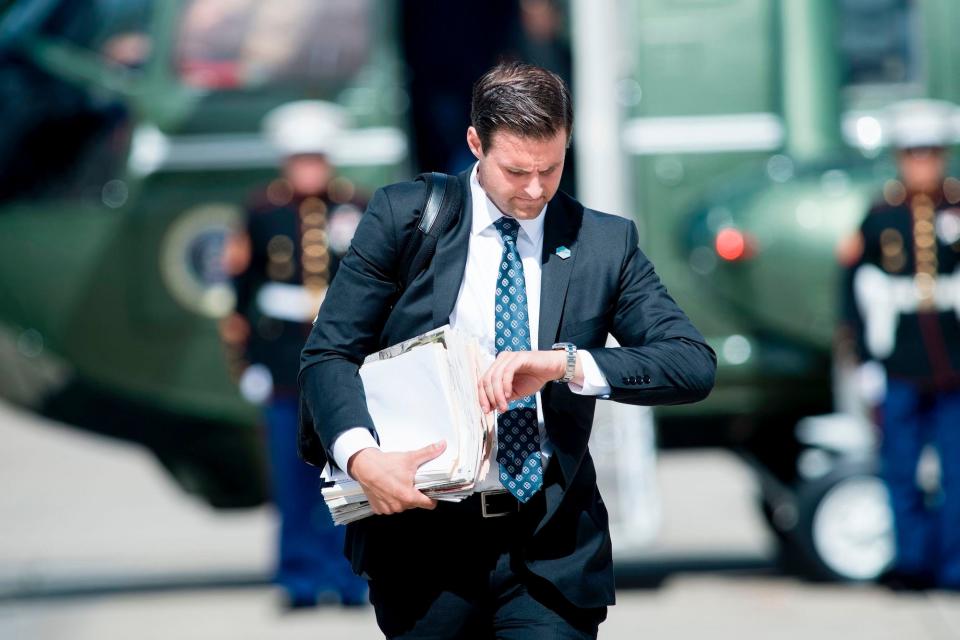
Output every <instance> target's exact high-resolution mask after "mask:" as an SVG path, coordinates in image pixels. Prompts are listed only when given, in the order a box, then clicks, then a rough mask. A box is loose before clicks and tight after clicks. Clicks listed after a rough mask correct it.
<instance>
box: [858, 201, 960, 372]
mask: <svg viewBox="0 0 960 640" xmlns="http://www.w3.org/2000/svg"><path fill="white" fill-rule="evenodd" d="M910 202H911V199H909V198H908V199H907V200H906V201H905V202H904V203H903V204H899V205H891V204H888V203H886V202H880V203H878V204H876V205H874V206H873V207H872V208H871V209H870V211H869V213H868V214H867V215H866V217H865V218H864V220H863V223H862V224H861V227H860V231H861V234H862V239H863V251H862V254H861V255H860V257H859V259H858V260H857V261H856V262H855V263H854V264H853V265H852V266H851V267H850V269H849V270H848V272H847V274H846V278H845V285H844V288H845V305H844V310H845V315H846V322H847V325H848V327H849V328H850V329H851V330H852V332H853V338H854V343H855V348H856V351H857V355H858V356H859V358H860V359H861V360H864V361H865V360H876V361H878V362H881V363H882V364H883V365H884V367H885V368H886V371H887V375H889V376H891V377H894V378H898V379H902V380H906V381H909V382H912V383H915V384H918V385H921V386H923V387H926V388H930V389H935V388H957V387H960V322H958V314H960V271H958V267H960V209H957V208H954V207H952V206H951V205H950V204H949V203H948V202H946V201H945V200H944V199H942V198H941V199H940V200H939V201H937V202H933V203H932V205H933V206H932V210H933V211H932V216H930V215H929V211H928V215H927V218H928V220H927V224H922V223H920V222H921V221H920V217H921V216H920V215H919V214H918V212H917V211H916V210H915V209H914V208H913V207H911V204H910ZM924 247H928V248H929V250H930V251H931V252H932V253H929V254H928V260H929V259H930V257H934V258H935V263H932V264H930V263H928V269H930V268H933V269H935V272H936V282H937V284H936V285H935V288H936V290H937V291H936V293H935V298H936V301H935V302H934V303H933V304H931V305H928V308H926V309H924V308H922V307H921V305H919V304H918V302H917V301H918V289H917V287H916V278H917V274H918V273H919V272H921V271H923V270H924V269H923V264H922V257H921V260H920V263H919V264H918V251H922V249H923V248H924Z"/></svg>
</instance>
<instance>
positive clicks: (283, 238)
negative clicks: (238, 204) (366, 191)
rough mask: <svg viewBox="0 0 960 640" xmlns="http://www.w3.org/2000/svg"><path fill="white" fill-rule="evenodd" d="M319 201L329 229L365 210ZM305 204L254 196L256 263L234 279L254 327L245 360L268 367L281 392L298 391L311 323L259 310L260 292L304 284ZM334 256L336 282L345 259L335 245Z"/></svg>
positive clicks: (250, 217) (251, 220)
mask: <svg viewBox="0 0 960 640" xmlns="http://www.w3.org/2000/svg"><path fill="white" fill-rule="evenodd" d="M317 199H318V200H319V201H321V202H322V203H323V208H324V210H325V211H326V215H325V219H326V221H327V222H326V223H325V224H324V225H323V227H324V228H326V227H329V226H330V225H333V224H336V220H337V218H338V217H339V216H342V215H352V214H353V212H359V211H360V210H361V208H362V205H361V204H358V203H355V202H348V203H345V204H338V203H335V202H333V201H332V200H331V199H330V198H329V196H327V195H326V194H320V195H319V196H317ZM303 203H304V198H302V197H294V198H292V199H291V200H290V201H289V202H287V203H286V204H274V203H271V202H270V201H269V200H268V198H267V196H266V192H265V191H264V192H261V193H257V194H256V195H255V196H254V197H252V198H251V200H250V202H249V204H248V209H247V218H246V227H245V231H246V234H247V237H248V238H249V241H250V263H249V265H248V267H247V268H246V269H245V270H244V271H243V272H241V273H239V274H237V275H236V276H235V277H234V279H233V286H234V291H235V293H236V296H237V302H236V309H237V312H238V313H240V314H242V315H243V316H244V317H245V318H246V319H247V321H248V322H249V323H250V337H249V339H248V340H247V342H246V344H245V345H244V346H245V351H244V353H243V354H242V355H243V357H244V360H246V362H247V363H250V364H262V365H265V366H266V367H267V368H268V369H269V370H270V374H271V376H272V378H273V384H274V387H275V389H277V390H278V391H280V392H284V391H287V392H294V393H295V392H296V389H297V371H298V363H299V360H300V351H301V349H302V348H303V343H304V341H305V340H306V338H307V336H308V335H309V333H310V327H311V323H310V322H291V321H289V320H282V319H277V318H273V317H270V315H269V314H267V313H265V312H263V310H262V309H260V308H259V307H258V304H257V294H258V293H259V291H260V290H261V288H262V287H263V286H264V285H266V284H269V283H271V282H277V283H281V284H289V285H298V286H302V285H303V284H304V278H303V275H304V270H303V234H304V225H303V223H302V216H301V214H300V209H301V207H302V205H303ZM325 245H327V243H325ZM328 256H329V259H328V260H329V263H328V267H327V276H328V279H332V278H333V276H334V275H335V274H336V272H337V267H338V266H339V262H340V257H341V256H340V252H338V251H337V250H336V249H335V248H334V247H329V251H328Z"/></svg>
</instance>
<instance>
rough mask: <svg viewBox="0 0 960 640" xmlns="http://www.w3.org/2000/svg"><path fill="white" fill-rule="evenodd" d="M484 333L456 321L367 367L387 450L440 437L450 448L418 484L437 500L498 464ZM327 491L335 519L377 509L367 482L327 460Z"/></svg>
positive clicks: (366, 383)
mask: <svg viewBox="0 0 960 640" xmlns="http://www.w3.org/2000/svg"><path fill="white" fill-rule="evenodd" d="M483 359H484V356H483V354H482V353H481V350H480V347H479V344H478V342H477V340H476V338H473V337H468V336H465V335H463V334H461V333H458V332H457V331H454V330H453V329H451V328H450V327H449V325H446V326H443V327H440V328H439V329H434V330H433V331H430V332H427V333H425V334H423V335H420V336H417V337H416V338H411V339H410V340H407V341H405V342H401V343H400V344H396V345H393V346H392V347H388V348H386V349H384V350H383V351H379V352H377V353H374V354H371V355H370V356H368V357H367V358H366V359H365V360H364V362H363V365H362V366H361V367H360V378H361V379H362V380H363V387H364V392H365V394H366V398H367V409H368V410H369V411H370V416H371V417H372V418H373V424H374V426H375V427H376V429H377V435H378V436H379V439H380V448H381V450H383V451H388V452H389V451H411V450H413V449H419V448H421V447H425V446H427V445H429V444H433V443H435V442H438V441H440V440H445V441H446V443H447V448H446V450H445V451H444V452H443V454H441V455H440V456H439V457H437V458H435V459H434V460H431V461H429V462H427V463H425V464H423V465H422V466H421V467H420V468H419V470H418V471H417V475H416V479H415V482H414V485H415V486H416V487H417V489H419V490H420V491H422V492H423V493H424V494H426V495H427V496H429V497H431V498H435V499H437V500H449V501H454V502H456V501H459V500H462V499H463V498H465V497H466V496H468V495H470V493H471V492H472V491H473V486H474V484H475V483H476V482H477V480H478V479H480V478H482V477H483V476H484V475H485V474H486V473H487V470H488V469H489V467H490V455H491V449H492V446H493V437H494V433H495V428H496V422H495V420H494V417H493V414H492V413H490V414H486V415H484V414H483V412H482V411H481V409H480V399H479V396H478V392H477V381H478V379H479V377H480V374H481V370H482V367H484V365H486V364H487V363H486V362H484V361H483ZM322 479H323V489H322V491H323V498H324V500H325V501H326V503H327V507H328V508H329V509H330V514H331V515H332V516H333V520H334V522H336V523H337V524H345V523H347V522H353V521H354V520H359V519H361V518H365V517H367V516H369V515H372V513H373V512H372V511H371V509H370V503H369V502H368V501H367V498H366V496H365V495H364V493H363V490H362V489H361V487H360V484H359V483H358V482H357V481H355V480H353V479H352V478H351V477H350V476H348V475H347V474H346V473H345V472H344V471H343V470H341V469H339V468H337V467H336V466H333V465H331V464H329V463H328V464H327V466H326V467H325V468H324V470H323V474H322Z"/></svg>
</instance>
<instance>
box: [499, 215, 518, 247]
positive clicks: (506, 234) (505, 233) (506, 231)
mask: <svg viewBox="0 0 960 640" xmlns="http://www.w3.org/2000/svg"><path fill="white" fill-rule="evenodd" d="M493 226H495V227H496V228H497V231H499V232H500V237H501V238H503V241H504V242H516V241H517V234H518V233H520V224H519V223H518V222H517V221H516V220H514V219H513V218H508V217H506V216H504V217H502V218H500V219H499V220H497V221H496V222H494V223H493Z"/></svg>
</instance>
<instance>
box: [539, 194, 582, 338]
mask: <svg viewBox="0 0 960 640" xmlns="http://www.w3.org/2000/svg"><path fill="white" fill-rule="evenodd" d="M578 205H579V203H577V202H576V201H574V200H572V199H571V198H570V197H569V196H567V195H565V194H563V193H557V195H556V196H555V197H554V198H553V200H551V201H550V205H549V206H548V207H547V211H546V216H547V218H546V220H545V221H544V230H543V254H542V257H541V260H540V264H541V265H542V267H541V268H542V272H541V276H540V277H541V281H540V327H539V335H538V339H537V343H538V344H537V348H538V349H541V350H546V349H549V348H550V347H551V345H553V343H554V342H556V339H557V330H558V329H559V327H560V319H561V317H562V316H563V305H564V302H565V301H566V298H567V287H568V285H569V284H570V274H571V273H572V272H573V265H574V263H576V261H577V233H578V231H579V229H580V221H581V220H582V218H583V208H582V207H581V206H578ZM564 248H566V249H567V250H569V255H568V254H567V252H565V251H563V249H564ZM558 250H559V251H560V253H562V254H564V255H567V257H566V258H563V257H561V256H560V255H558V253H557V252H558Z"/></svg>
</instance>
